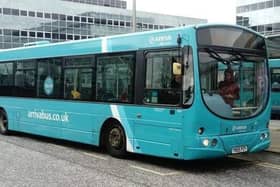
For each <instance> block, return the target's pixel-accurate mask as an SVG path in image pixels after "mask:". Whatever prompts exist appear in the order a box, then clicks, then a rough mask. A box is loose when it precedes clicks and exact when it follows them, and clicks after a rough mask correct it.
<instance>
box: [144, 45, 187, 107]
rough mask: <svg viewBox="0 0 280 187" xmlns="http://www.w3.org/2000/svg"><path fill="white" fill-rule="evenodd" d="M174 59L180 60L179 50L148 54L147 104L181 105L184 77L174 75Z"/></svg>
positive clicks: (145, 98)
mask: <svg viewBox="0 0 280 187" xmlns="http://www.w3.org/2000/svg"><path fill="white" fill-rule="evenodd" d="M174 59H178V50H170V51H159V52H150V53H147V56H146V82H145V93H144V94H145V96H144V102H145V103H151V104H168V105H178V104H179V103H180V98H181V94H182V76H181V75H173V71H172V65H173V64H172V63H173V62H174Z"/></svg>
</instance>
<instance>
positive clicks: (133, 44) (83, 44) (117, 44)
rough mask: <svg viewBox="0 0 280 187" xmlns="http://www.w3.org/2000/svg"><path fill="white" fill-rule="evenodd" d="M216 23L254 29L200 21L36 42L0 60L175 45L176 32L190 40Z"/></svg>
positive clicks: (4, 52) (2, 53)
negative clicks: (200, 30) (114, 33)
mask: <svg viewBox="0 0 280 187" xmlns="http://www.w3.org/2000/svg"><path fill="white" fill-rule="evenodd" d="M215 26H225V27H235V28H240V29H243V30H248V31H249V32H254V31H252V30H249V29H247V28H245V27H241V26H236V25H220V24H219V25H217V24H215V25H214V24H201V25H192V26H186V27H177V28H169V29H164V30H156V31H146V32H137V33H129V34H122V35H114V36H107V37H100V38H92V39H86V40H78V41H66V42H60V43H50V44H48V43H46V42H38V43H39V45H36V44H35V45H31V46H26V47H20V48H12V49H4V50H0V62H1V61H14V60H24V59H38V58H48V57H65V56H73V55H89V54H98V53H113V52H121V51H134V50H138V49H145V48H156V47H171V46H177V45H178V44H177V37H178V35H180V36H181V37H182V38H183V39H184V40H189V39H190V38H189V36H190V35H193V36H194V34H195V32H194V31H195V29H199V28H204V27H215ZM256 34H258V33H256ZM258 35H259V34H258ZM193 38H194V37H193ZM40 43H41V44H40Z"/></svg>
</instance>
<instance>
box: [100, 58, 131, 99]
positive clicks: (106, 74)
mask: <svg viewBox="0 0 280 187" xmlns="http://www.w3.org/2000/svg"><path fill="white" fill-rule="evenodd" d="M134 64H135V55H134V54H128V53H125V54H121V55H120V54H116V55H104V56H100V57H98V58H97V72H96V100H97V101H105V102H121V103H131V102H132V96H133V89H132V88H133V87H132V86H131V85H133V81H134V79H133V78H134Z"/></svg>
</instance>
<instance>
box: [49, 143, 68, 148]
mask: <svg viewBox="0 0 280 187" xmlns="http://www.w3.org/2000/svg"><path fill="white" fill-rule="evenodd" d="M47 145H50V146H54V147H58V148H64V149H65V148H66V147H65V146H62V145H57V144H53V143H47Z"/></svg>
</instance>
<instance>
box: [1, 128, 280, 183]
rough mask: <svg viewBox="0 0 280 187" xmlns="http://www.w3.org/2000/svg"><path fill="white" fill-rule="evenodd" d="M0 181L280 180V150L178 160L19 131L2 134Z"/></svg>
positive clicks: (246, 181) (186, 181) (250, 181)
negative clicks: (116, 154)
mask: <svg viewBox="0 0 280 187" xmlns="http://www.w3.org/2000/svg"><path fill="white" fill-rule="evenodd" d="M0 186H1V187H2V186H13V187H14V186H36V187H37V186H75V187H76V186H172V187H174V186H176V187H177V186H200V187H202V186H254V187H255V186H277V187H278V186H280V154H276V153H270V152H262V153H258V154H250V155H238V156H234V157H227V158H224V159H215V160H202V161H201V160H200V161H178V160H170V159H162V158H156V157H149V156H143V155H136V154H132V155H129V156H128V158H127V159H125V160H121V159H116V158H112V157H110V156H109V155H107V154H106V153H104V152H102V151H101V150H100V149H99V148H96V147H92V146H88V145H84V144H78V143H73V142H67V141H59V140H54V139H48V138H42V137H38V136H32V135H26V134H22V133H16V134H13V135H10V136H2V135H0Z"/></svg>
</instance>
